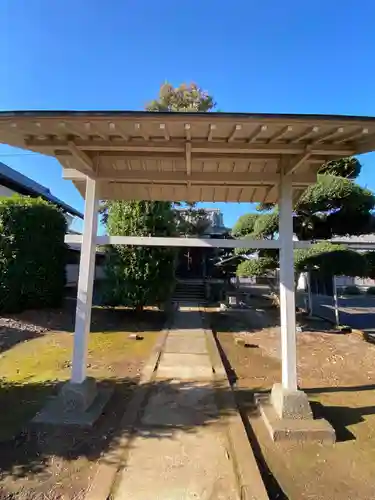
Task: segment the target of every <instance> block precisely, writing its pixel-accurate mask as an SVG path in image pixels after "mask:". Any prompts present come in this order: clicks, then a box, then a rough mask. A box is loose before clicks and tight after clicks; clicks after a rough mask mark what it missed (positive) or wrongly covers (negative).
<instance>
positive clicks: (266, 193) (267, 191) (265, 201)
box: [262, 186, 275, 203]
mask: <svg viewBox="0 0 375 500" xmlns="http://www.w3.org/2000/svg"><path fill="white" fill-rule="evenodd" d="M274 187H275V186H268V187H267V188H266V192H265V193H264V197H263V201H262V203H267V198H268V196H269V194H270V192H271V191H272V189H274Z"/></svg>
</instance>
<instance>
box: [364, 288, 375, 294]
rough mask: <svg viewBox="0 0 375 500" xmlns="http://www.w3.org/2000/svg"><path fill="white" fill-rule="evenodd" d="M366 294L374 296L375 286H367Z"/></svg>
mask: <svg viewBox="0 0 375 500" xmlns="http://www.w3.org/2000/svg"><path fill="white" fill-rule="evenodd" d="M366 293H367V295H375V286H369V287H368V289H367V290H366Z"/></svg>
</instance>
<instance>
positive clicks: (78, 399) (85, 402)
mask: <svg viewBox="0 0 375 500" xmlns="http://www.w3.org/2000/svg"><path fill="white" fill-rule="evenodd" d="M97 394H98V391H97V387H96V382H95V379H93V378H92V377H87V378H86V379H85V380H84V381H83V382H82V384H75V383H74V382H71V381H70V382H67V383H66V384H65V385H64V386H63V388H62V389H61V393H60V397H61V402H62V404H63V407H64V410H65V411H66V412H72V411H75V412H85V411H86V410H87V409H88V408H89V407H90V406H91V405H92V404H93V402H94V400H95V398H96V396H97Z"/></svg>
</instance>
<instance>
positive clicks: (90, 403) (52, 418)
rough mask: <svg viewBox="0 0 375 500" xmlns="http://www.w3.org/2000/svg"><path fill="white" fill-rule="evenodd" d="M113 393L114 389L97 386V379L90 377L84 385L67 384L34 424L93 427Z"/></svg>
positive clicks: (50, 401) (35, 418)
mask: <svg viewBox="0 0 375 500" xmlns="http://www.w3.org/2000/svg"><path fill="white" fill-rule="evenodd" d="M112 393H113V388H112V387H108V386H107V387H101V386H97V385H96V382H95V379H93V378H90V377H88V378H86V379H85V380H84V381H83V382H82V384H77V383H74V382H66V383H65V384H64V385H63V387H62V389H61V391H60V393H59V394H58V395H57V396H55V397H53V398H51V399H50V400H49V401H47V403H46V405H45V406H44V408H43V409H42V410H41V411H40V412H39V413H38V414H37V415H36V416H35V417H34V418H33V422H34V423H43V424H54V425H76V426H80V427H91V426H92V425H93V424H94V423H95V422H96V420H97V419H98V418H99V417H100V415H101V414H102V412H103V409H104V407H105V405H106V404H107V402H108V401H109V399H110V397H111V395H112Z"/></svg>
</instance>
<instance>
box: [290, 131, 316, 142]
mask: <svg viewBox="0 0 375 500" xmlns="http://www.w3.org/2000/svg"><path fill="white" fill-rule="evenodd" d="M318 132H319V127H311V128H308V129H307V130H305V131H304V132H303V133H302V134H300V135H299V136H297V137H295V138H294V139H293V140H292V141H291V142H292V143H296V142H300V141H303V140H304V139H308V138H309V137H311V136H312V135H313V134H317V133H318Z"/></svg>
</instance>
